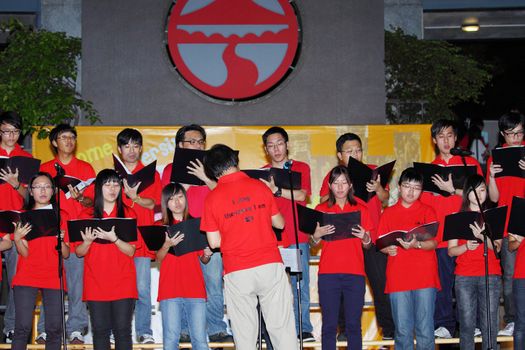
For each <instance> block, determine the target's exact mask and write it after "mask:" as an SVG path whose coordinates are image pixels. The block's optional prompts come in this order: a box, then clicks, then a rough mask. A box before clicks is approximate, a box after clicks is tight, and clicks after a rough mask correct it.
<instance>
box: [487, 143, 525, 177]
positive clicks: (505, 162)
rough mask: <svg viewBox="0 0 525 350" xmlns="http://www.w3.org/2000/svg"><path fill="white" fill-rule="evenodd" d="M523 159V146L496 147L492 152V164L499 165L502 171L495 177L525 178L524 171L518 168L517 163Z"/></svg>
mask: <svg viewBox="0 0 525 350" xmlns="http://www.w3.org/2000/svg"><path fill="white" fill-rule="evenodd" d="M522 159H525V146H510V147H498V148H495V149H493V150H492V162H493V163H494V164H498V165H501V168H502V169H503V171H501V172H499V173H496V174H495V175H494V176H495V177H503V176H514V177H521V178H523V177H525V170H522V169H521V168H520V167H519V164H518V163H519V161H520V160H522Z"/></svg>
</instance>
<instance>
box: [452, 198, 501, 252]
mask: <svg viewBox="0 0 525 350" xmlns="http://www.w3.org/2000/svg"><path fill="white" fill-rule="evenodd" d="M484 214H485V217H486V218H487V222H486V225H485V227H486V226H487V225H490V231H491V233H492V236H489V238H491V239H492V240H498V239H502V238H503V231H504V230H505V221H506V218H507V206H506V205H505V206H502V207H496V208H491V209H487V210H485V211H484ZM475 222H477V223H478V224H480V225H481V223H482V218H481V214H480V213H478V212H476V211H462V212H459V213H454V214H450V215H447V216H445V228H444V231H443V240H444V241H450V240H451V239H464V240H471V241H474V240H475V241H478V242H480V243H482V241H481V240H479V239H477V238H476V237H475V236H474V234H473V233H472V229H471V228H470V225H472V224H474V223H475ZM485 230H486V229H485ZM487 233H488V231H487Z"/></svg>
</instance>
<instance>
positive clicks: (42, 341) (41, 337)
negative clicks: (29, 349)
mask: <svg viewBox="0 0 525 350" xmlns="http://www.w3.org/2000/svg"><path fill="white" fill-rule="evenodd" d="M46 339H47V334H46V332H42V333H39V334H38V336H37V337H36V338H35V342H36V343H37V344H45V343H46Z"/></svg>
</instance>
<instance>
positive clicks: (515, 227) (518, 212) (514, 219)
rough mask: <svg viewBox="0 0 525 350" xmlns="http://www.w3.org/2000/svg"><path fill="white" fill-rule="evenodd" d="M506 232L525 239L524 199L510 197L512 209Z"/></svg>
mask: <svg viewBox="0 0 525 350" xmlns="http://www.w3.org/2000/svg"><path fill="white" fill-rule="evenodd" d="M507 231H508V232H510V233H512V234H515V235H520V236H523V237H525V198H521V197H516V196H514V197H512V208H511V210H510V219H509V226H508V227H507Z"/></svg>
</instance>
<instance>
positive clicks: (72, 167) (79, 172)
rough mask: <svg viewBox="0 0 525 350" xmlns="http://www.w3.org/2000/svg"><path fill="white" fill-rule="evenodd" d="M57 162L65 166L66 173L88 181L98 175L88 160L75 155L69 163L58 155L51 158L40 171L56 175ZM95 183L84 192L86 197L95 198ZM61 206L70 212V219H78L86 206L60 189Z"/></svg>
mask: <svg viewBox="0 0 525 350" xmlns="http://www.w3.org/2000/svg"><path fill="white" fill-rule="evenodd" d="M55 163H58V164H60V166H62V168H64V171H65V173H66V175H69V176H74V177H76V178H78V179H80V180H82V181H86V180H89V179H92V178H94V177H95V176H97V175H96V173H95V170H93V167H92V166H91V164H89V163H88V162H85V161H83V160H80V159H78V158H77V157H73V158H72V159H71V161H70V162H69V164H64V163H62V162H61V161H60V160H59V159H58V157H56V158H55V159H53V160H50V161H49V162H46V163H44V164H42V165H41V166H40V171H45V172H47V173H49V174H50V175H51V176H53V177H55V176H56V169H55ZM94 187H95V186H94V183H93V184H91V185H90V186H88V188H86V189H85V190H84V191H83V192H82V193H83V195H84V196H85V197H89V198H91V199H93V197H94ZM60 208H61V209H62V210H65V211H66V212H67V213H68V214H69V219H76V218H78V216H79V215H80V213H81V212H82V210H84V207H83V206H82V204H80V203H79V202H78V201H77V200H75V199H73V198H69V199H67V198H66V195H65V194H64V191H60Z"/></svg>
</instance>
